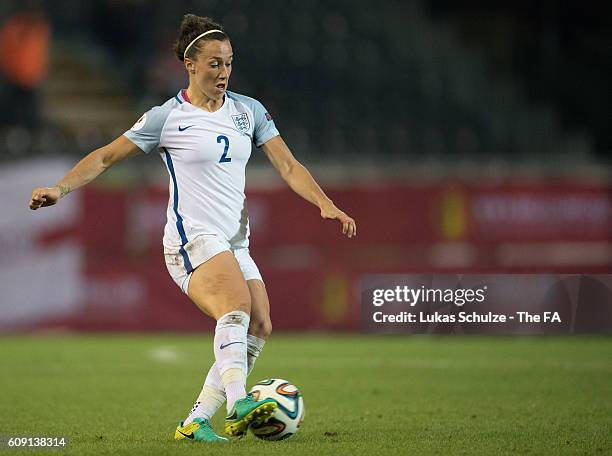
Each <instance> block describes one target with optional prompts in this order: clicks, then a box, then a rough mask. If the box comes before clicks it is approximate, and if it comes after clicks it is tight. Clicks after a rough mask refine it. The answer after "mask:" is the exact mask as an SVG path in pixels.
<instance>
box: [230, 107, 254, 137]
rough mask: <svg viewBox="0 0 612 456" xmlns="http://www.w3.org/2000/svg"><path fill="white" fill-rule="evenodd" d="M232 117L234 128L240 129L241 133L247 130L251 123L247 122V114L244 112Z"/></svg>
mask: <svg viewBox="0 0 612 456" xmlns="http://www.w3.org/2000/svg"><path fill="white" fill-rule="evenodd" d="M232 119H233V121H234V125H236V128H237V129H238V130H240V131H242V132H243V133H246V132H247V131H249V128H250V127H251V124H250V123H249V116H247V113H246V112H243V113H241V114H236V115H233V116H232Z"/></svg>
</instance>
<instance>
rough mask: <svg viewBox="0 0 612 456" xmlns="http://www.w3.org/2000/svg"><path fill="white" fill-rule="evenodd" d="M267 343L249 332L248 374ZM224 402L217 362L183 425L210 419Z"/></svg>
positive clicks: (209, 372) (223, 391)
mask: <svg viewBox="0 0 612 456" xmlns="http://www.w3.org/2000/svg"><path fill="white" fill-rule="evenodd" d="M265 343H266V341H265V340H264V339H260V338H259V337H256V336H253V335H251V334H247V376H248V375H249V374H250V373H251V371H252V370H253V366H255V361H257V358H258V357H259V354H260V353H261V351H262V350H263V347H264V344H265ZM224 402H225V390H224V389H223V383H222V382H221V375H219V369H218V368H217V363H216V362H215V363H213V365H212V366H211V368H210V370H209V371H208V375H207V376H206V381H205V382H204V387H203V388H202V392H201V393H200V395H199V396H198V399H197V400H196V402H195V404H193V408H192V409H191V411H190V412H189V415H188V416H187V418H186V419H185V422H184V423H183V425H184V426H186V425H187V424H189V423H191V422H192V421H193V420H194V419H195V418H198V417H202V418H206V419H207V420H210V419H211V418H212V417H213V415H214V414H215V413H216V412H217V410H219V408H220V407H221V406H222V405H223V403H224Z"/></svg>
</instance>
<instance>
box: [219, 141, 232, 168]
mask: <svg viewBox="0 0 612 456" xmlns="http://www.w3.org/2000/svg"><path fill="white" fill-rule="evenodd" d="M221 141H223V142H224V143H225V147H224V148H223V155H221V159H220V160H219V163H229V162H231V161H232V157H228V156H227V151H228V150H229V138H228V137H227V136H223V135H220V136H217V144H220V143H221Z"/></svg>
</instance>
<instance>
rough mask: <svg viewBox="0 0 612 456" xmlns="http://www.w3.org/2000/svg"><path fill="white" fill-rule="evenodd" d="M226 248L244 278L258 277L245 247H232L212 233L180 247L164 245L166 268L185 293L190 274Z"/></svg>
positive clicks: (255, 267)
mask: <svg viewBox="0 0 612 456" xmlns="http://www.w3.org/2000/svg"><path fill="white" fill-rule="evenodd" d="M226 250H228V251H230V252H232V253H233V254H234V256H235V257H236V261H238V265H239V266H240V270H241V271H242V275H243V276H244V280H252V279H259V280H261V281H262V282H263V279H262V278H261V273H260V272H259V269H258V268H257V265H256V264H255V261H253V258H251V255H250V254H249V249H248V248H247V247H238V248H235V249H234V248H232V246H231V245H230V243H229V242H227V241H226V240H225V239H223V238H221V237H219V236H217V235H214V234H203V235H200V236H197V237H196V238H195V239H193V240H192V241H189V242H188V243H187V244H185V246H183V247H180V248H176V247H174V248H171V247H166V246H164V258H165V260H166V268H168V272H169V273H170V276H171V277H172V279H173V280H174V282H175V283H176V284H177V285H178V286H179V287H180V289H181V290H182V291H183V293H185V294H187V290H188V289H189V280H190V279H191V274H192V272H193V271H194V270H195V268H197V267H198V266H200V265H201V264H202V263H205V262H206V261H208V260H210V259H211V258H212V257H214V256H215V255H218V254H219V253H221V252H225V251H226Z"/></svg>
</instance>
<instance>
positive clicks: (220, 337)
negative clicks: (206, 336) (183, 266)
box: [214, 310, 250, 411]
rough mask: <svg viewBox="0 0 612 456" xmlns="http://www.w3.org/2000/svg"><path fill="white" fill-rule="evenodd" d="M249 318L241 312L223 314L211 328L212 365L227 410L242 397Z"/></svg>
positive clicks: (243, 394)
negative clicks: (213, 351)
mask: <svg viewBox="0 0 612 456" xmlns="http://www.w3.org/2000/svg"><path fill="white" fill-rule="evenodd" d="M249 320H250V317H249V315H248V314H246V313H245V312H242V311H239V310H237V311H233V312H229V313H226V314H225V315H223V316H222V317H221V318H219V319H218V320H217V326H216V328H215V340H214V344H215V362H216V364H217V368H218V369H219V376H220V377H221V383H222V384H223V389H224V390H225V395H226V398H227V410H228V411H231V410H232V408H233V406H234V402H236V401H237V400H238V399H242V398H243V397H244V396H246V376H247V330H248V328H249Z"/></svg>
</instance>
